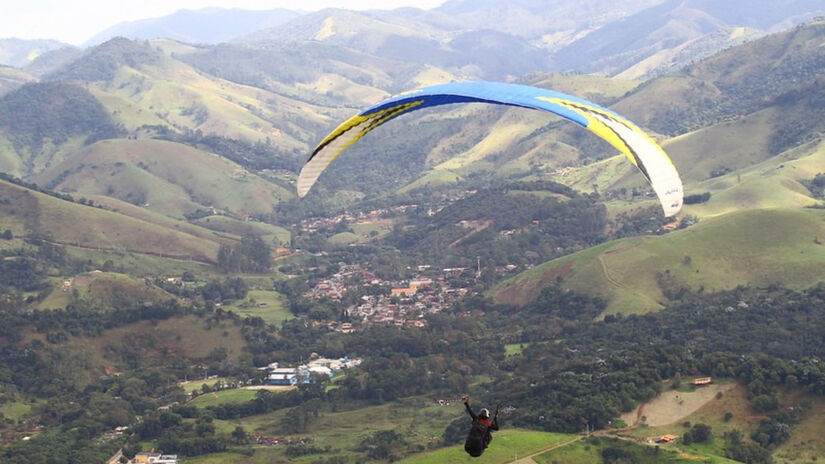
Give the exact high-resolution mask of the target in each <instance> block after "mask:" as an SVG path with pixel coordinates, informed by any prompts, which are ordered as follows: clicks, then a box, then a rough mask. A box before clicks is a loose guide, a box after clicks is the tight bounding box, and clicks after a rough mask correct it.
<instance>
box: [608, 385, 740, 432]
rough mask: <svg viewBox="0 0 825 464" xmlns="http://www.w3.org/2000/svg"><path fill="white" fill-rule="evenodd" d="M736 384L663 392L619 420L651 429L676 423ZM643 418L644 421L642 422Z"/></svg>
mask: <svg viewBox="0 0 825 464" xmlns="http://www.w3.org/2000/svg"><path fill="white" fill-rule="evenodd" d="M735 386H736V384H733V383H729V384H722V385H718V384H713V385H706V386H704V387H701V388H697V389H696V390H694V391H690V392H681V391H678V390H671V391H667V392H664V393H662V394H660V395H659V396H657V397H656V398H653V399H652V400H650V401H648V402H647V403H645V404H643V405H641V406H639V407H638V408H637V409H636V410H634V411H631V412H629V413H626V414H623V415H622V417H621V419H622V420H623V421H625V423H627V424H628V425H639V424H641V423H644V424H647V425H648V426H651V427H656V426H659V425H668V424H673V423H675V422H678V421H680V420H682V419H684V418H685V417H687V416H689V415H691V414H693V413H694V412H696V411H698V410H699V408H701V407H702V406H704V405H706V404H707V403H708V402H710V401H712V400H713V399H714V398H715V397H716V395H717V394H718V393H720V392H721V393H722V394H723V395H724V393H725V392H727V391H729V390H731V389H732V388H733V387H735ZM642 418H644V420H642Z"/></svg>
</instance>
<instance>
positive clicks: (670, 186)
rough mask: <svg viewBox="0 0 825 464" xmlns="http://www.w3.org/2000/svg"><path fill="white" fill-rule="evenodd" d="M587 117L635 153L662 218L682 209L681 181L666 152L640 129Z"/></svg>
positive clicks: (602, 117)
mask: <svg viewBox="0 0 825 464" xmlns="http://www.w3.org/2000/svg"><path fill="white" fill-rule="evenodd" d="M589 114H590V115H591V116H593V117H596V118H598V119H599V121H601V122H602V123H604V125H606V126H607V127H609V128H610V129H612V130H613V131H614V132H616V134H618V136H619V137H621V138H622V140H624V142H625V143H626V144H627V146H628V147H630V149H631V150H633V152H634V153H635V154H636V156H637V158H638V161H639V162H640V163H641V164H642V167H643V168H644V170H645V171H646V172H647V175H648V177H649V180H650V185H651V186H652V187H653V191H654V192H656V196H658V197H659V202H660V203H661V204H662V209H663V210H664V213H665V217H670V216H674V215H675V214H676V213H678V212H679V211H680V210H681V209H682V201H683V196H684V195H683V193H682V180H681V179H680V178H679V173H678V172H677V171H676V167H675V166H674V165H673V162H672V161H671V160H670V158H669V157H668V156H667V154H666V153H665V151H664V150H662V148H661V147H660V146H659V145H657V144H656V143H655V142H653V141H652V140H650V139H649V138H647V137H646V136H645V135H644V134H643V133H641V131H639V130H633V129H631V128H629V127H627V126H625V125H624V124H622V123H620V122H618V121H614V120H612V119H610V118H605V117H604V116H602V115H600V114H598V113H592V112H591V113H589Z"/></svg>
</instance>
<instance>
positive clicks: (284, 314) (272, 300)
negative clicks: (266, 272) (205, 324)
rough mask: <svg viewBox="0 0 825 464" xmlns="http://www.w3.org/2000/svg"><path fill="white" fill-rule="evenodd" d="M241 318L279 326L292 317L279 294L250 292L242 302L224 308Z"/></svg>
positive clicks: (264, 291)
mask: <svg viewBox="0 0 825 464" xmlns="http://www.w3.org/2000/svg"><path fill="white" fill-rule="evenodd" d="M224 310H226V311H234V312H236V313H238V314H240V315H241V316H248V317H260V318H261V319H263V320H264V322H267V323H269V324H275V325H278V326H280V325H281V323H282V322H284V321H286V320H288V319H292V318H293V317H294V315H293V314H292V313H291V312H290V311H289V308H287V307H286V306H284V301H283V297H282V296H281V294H280V293H278V292H275V291H271V290H250V291H249V293H248V294H247V297H246V299H245V300H243V301H238V302H236V303H234V304H233V305H231V306H226V307H224Z"/></svg>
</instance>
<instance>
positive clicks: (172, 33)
mask: <svg viewBox="0 0 825 464" xmlns="http://www.w3.org/2000/svg"><path fill="white" fill-rule="evenodd" d="M298 16H300V13H298V12H296V11H292V10H287V9H283V8H277V9H272V10H260V11H253V10H242V9H239V8H231V9H226V8H204V9H200V10H179V11H177V12H175V13H173V14H171V15H168V16H161V17H158V18H149V19H142V20H138V21H128V22H123V23H119V24H116V25H114V26H112V27H110V28H108V29H106V30H104V31H102V32H99V33H97V34H95V35H94V36H92V38H90V39H89V40H87V41H86V42H85V43H84V46H87V47H88V46H93V45H98V44H100V43H103V42H105V41H107V40H109V39H111V38H114V37H126V38H129V39H156V38H165V39H172V40H177V41H179V42H186V43H194V44H197V43H210V44H214V43H221V42H227V41H229V40H231V39H233V38H235V37H237V36H238V35H241V34H247V33H249V32H250V31H254V30H257V29H263V28H267V27H273V26H276V25H278V24H281V23H284V22H286V21H289V20H290V19H293V18H296V17H298Z"/></svg>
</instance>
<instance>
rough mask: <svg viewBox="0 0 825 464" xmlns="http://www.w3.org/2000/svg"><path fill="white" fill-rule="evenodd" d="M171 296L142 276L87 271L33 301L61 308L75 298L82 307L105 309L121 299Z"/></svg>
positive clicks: (150, 300)
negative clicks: (41, 299)
mask: <svg viewBox="0 0 825 464" xmlns="http://www.w3.org/2000/svg"><path fill="white" fill-rule="evenodd" d="M172 299H175V297H174V296H173V295H171V294H169V293H167V292H165V291H163V290H161V289H160V288H158V287H155V286H153V285H150V284H147V283H146V282H145V281H144V280H143V279H138V278H134V277H131V276H128V275H126V274H117V273H112V272H98V271H95V272H89V273H86V274H80V275H76V276H74V277H73V278H71V279H69V280H66V281H65V282H64V283H63V284H62V285H59V286H57V287H56V288H55V289H54V290H53V291H52V292H51V294H49V295H48V296H47V297H46V298H45V299H44V300H43V301H41V302H39V303H38V304H37V307H38V309H58V308H64V307H66V305H68V304H69V303H72V302H73V301H75V300H81V301H82V302H83V304H84V306H86V307H91V308H96V309H101V310H106V309H115V308H118V307H120V306H121V305H122V304H123V302H124V301H134V302H140V303H161V302H163V301H166V300H172Z"/></svg>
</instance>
